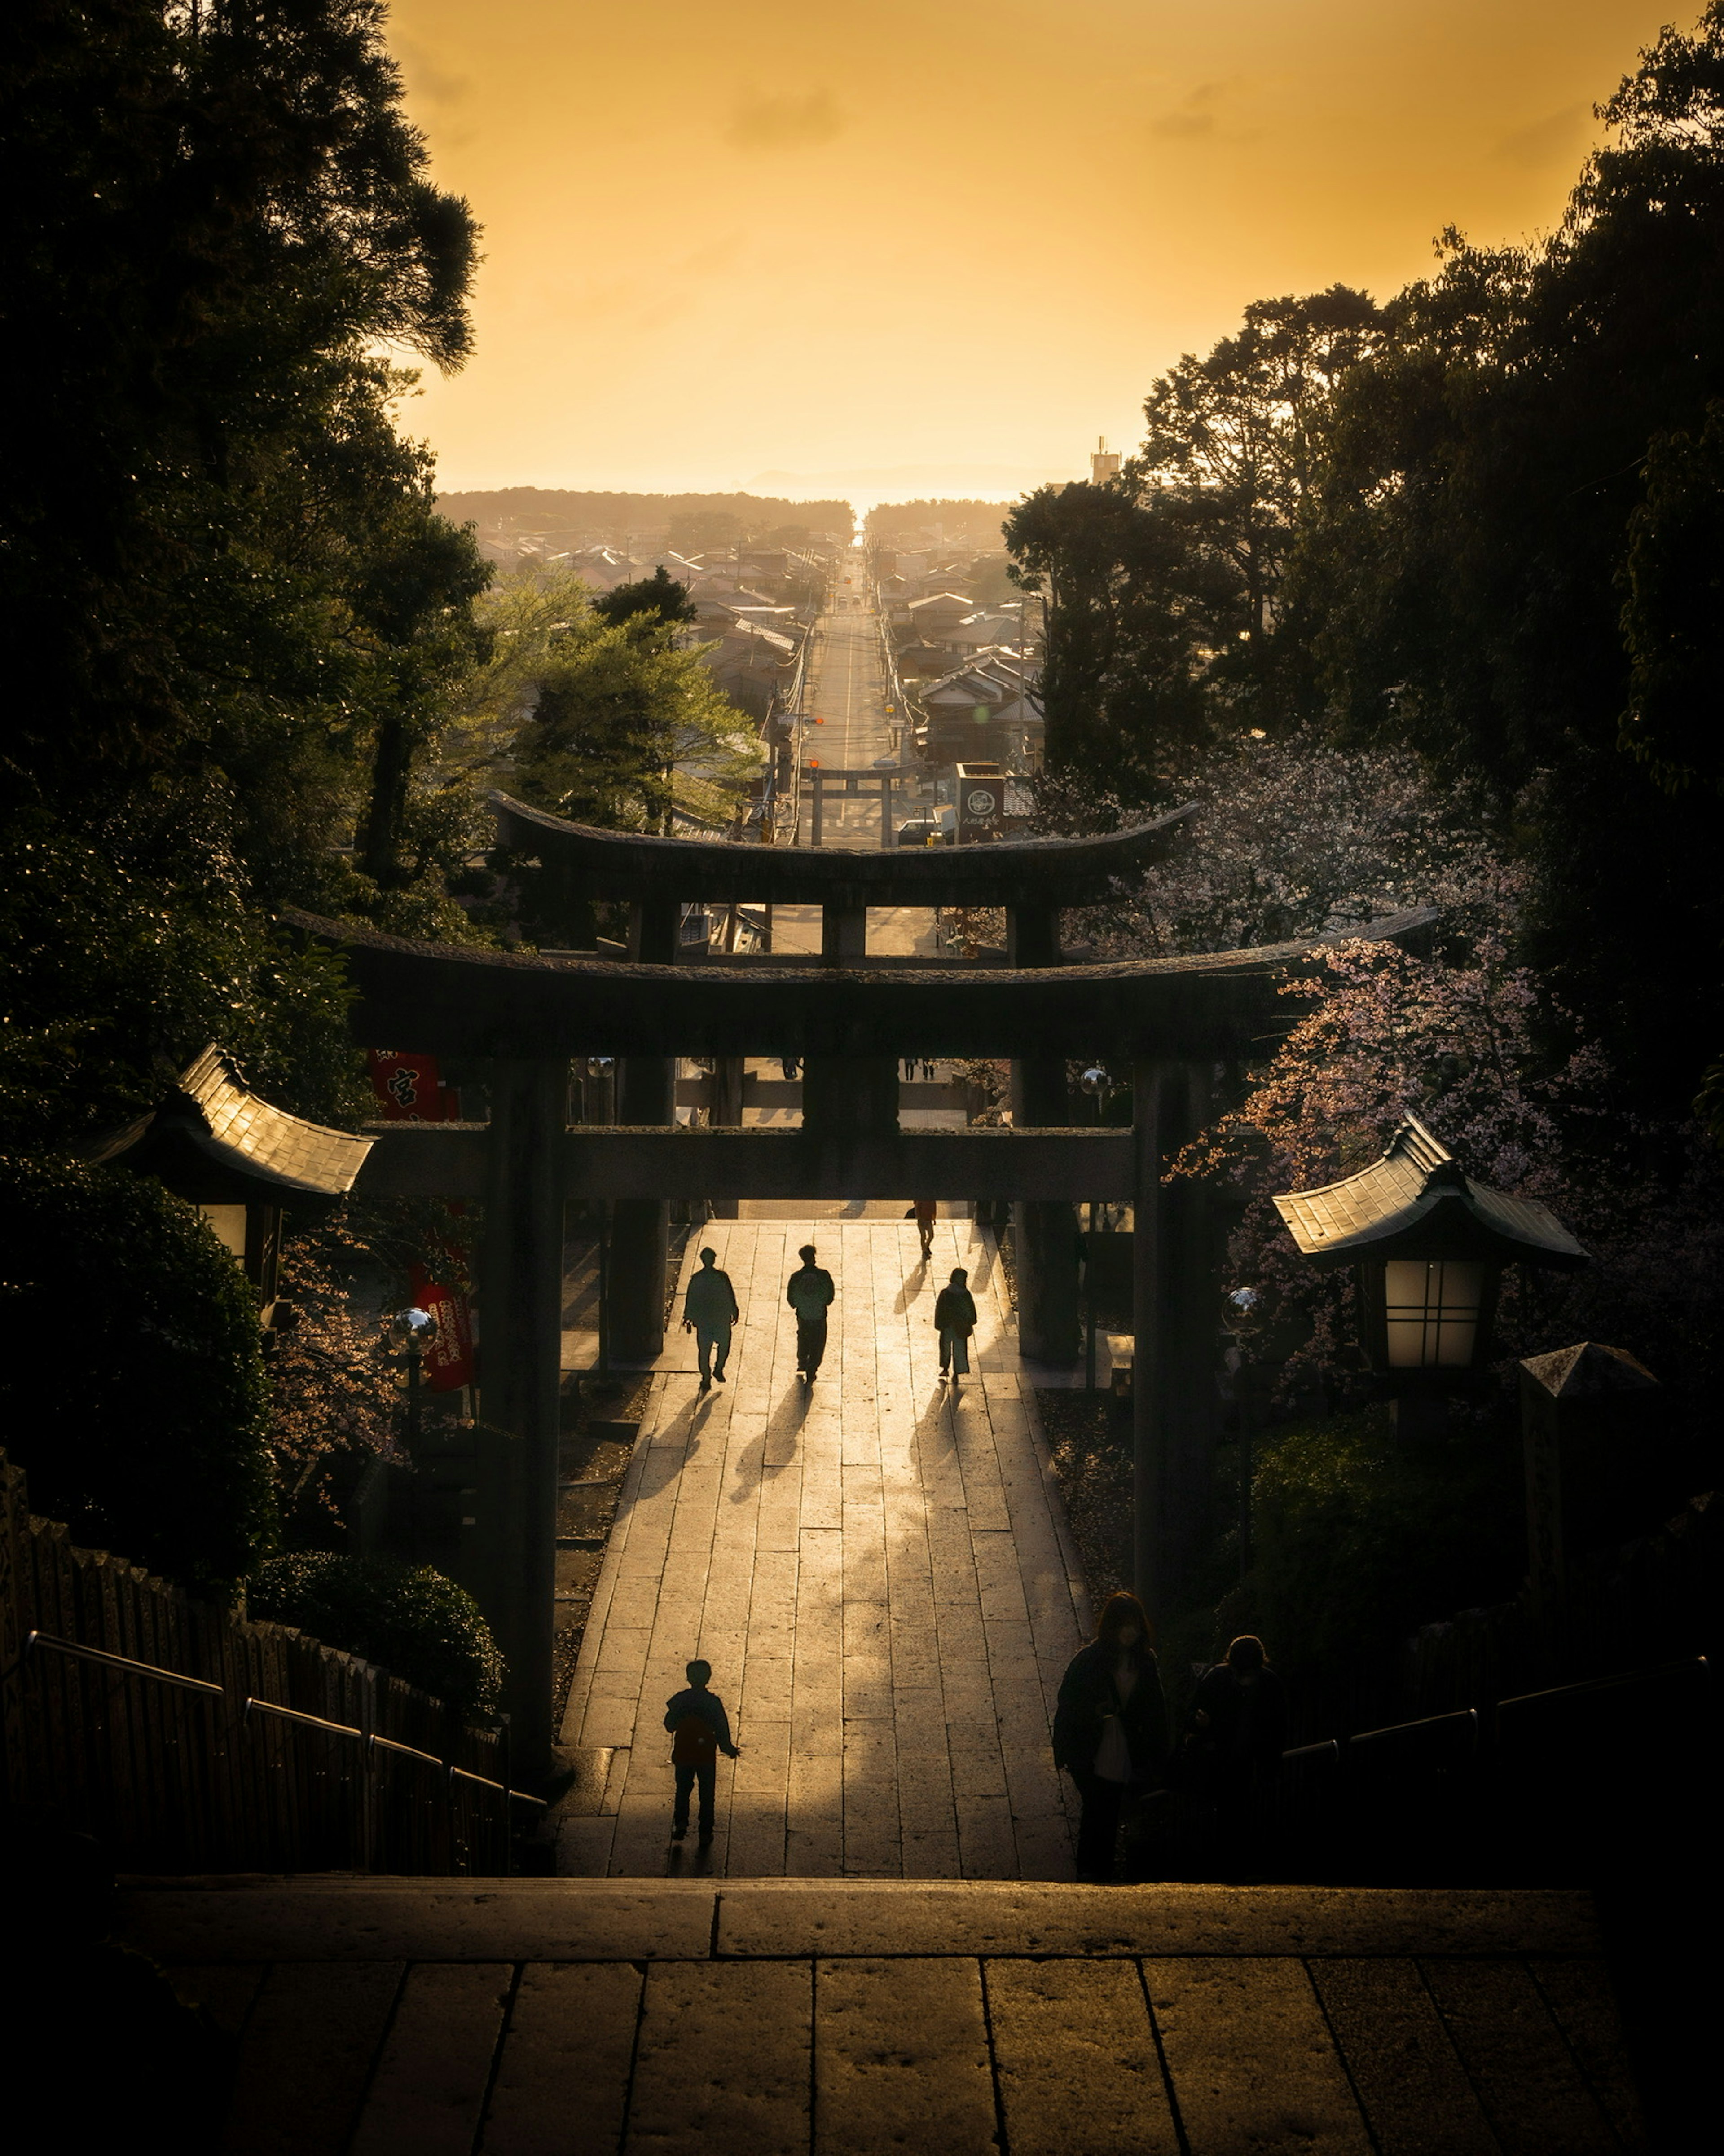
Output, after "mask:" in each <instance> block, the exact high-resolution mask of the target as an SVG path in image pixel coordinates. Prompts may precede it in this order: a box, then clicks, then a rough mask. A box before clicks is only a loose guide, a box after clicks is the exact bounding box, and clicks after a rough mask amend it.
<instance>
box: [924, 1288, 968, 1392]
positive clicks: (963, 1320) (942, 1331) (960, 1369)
mask: <svg viewBox="0 0 1724 2156" xmlns="http://www.w3.org/2000/svg"><path fill="white" fill-rule="evenodd" d="M969 1278H970V1276H969V1275H968V1274H967V1272H966V1271H965V1270H964V1269H963V1267H962V1265H955V1266H954V1267H953V1268H952V1278H951V1280H950V1281H947V1285H946V1286H944V1287H942V1289H941V1291H940V1292H939V1294H938V1295H937V1296H936V1297H935V1300H934V1325H935V1328H936V1331H937V1332H938V1333H939V1335H940V1382H941V1383H942V1384H944V1383H945V1382H946V1378H947V1373H948V1372H949V1373H951V1377H952V1390H953V1391H954V1392H956V1391H957V1381H958V1379H959V1378H967V1377H968V1376H969V1374H970V1335H971V1334H972V1332H974V1331H975V1330H976V1298H975V1296H972V1294H971V1292H970V1289H969Z"/></svg>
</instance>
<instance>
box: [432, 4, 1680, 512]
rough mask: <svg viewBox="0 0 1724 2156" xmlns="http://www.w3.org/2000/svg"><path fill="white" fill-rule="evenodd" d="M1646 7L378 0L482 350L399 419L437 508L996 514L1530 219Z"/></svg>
mask: <svg viewBox="0 0 1724 2156" xmlns="http://www.w3.org/2000/svg"><path fill="white" fill-rule="evenodd" d="M1693 12H1694V11H1693V9H1692V8H1687V9H1685V10H1682V11H1679V19H1681V20H1683V21H1686V20H1687V19H1688V18H1690V17H1691V14H1692V13H1693ZM1669 15H1670V10H1669V9H1668V8H1665V7H1664V6H1662V5H1660V4H1655V0H1644V3H1643V0H1565V4H1562V5H1558V4H1557V0H1496V4H1492V5H1488V6H1487V5H1485V4H1484V0H1449V4H1444V5H1442V6H1426V7H1424V8H1411V9H1406V10H1402V11H1398V13H1393V14H1385V13H1383V11H1382V10H1381V9H1379V8H1368V7H1366V6H1364V5H1363V4H1362V0H1306V4H1305V5H1303V6H1301V7H1298V8H1294V7H1291V6H1290V5H1288V4H1287V0H1241V4H1240V5H1239V7H1237V8H1234V9H1233V10H1231V11H1229V13H1228V15H1227V16H1226V17H1225V18H1220V17H1219V16H1217V15H1215V14H1213V13H1208V12H1201V13H1200V12H1199V11H1197V10H1193V9H1189V8H1175V7H1173V6H1172V5H1170V4H1167V0H1133V4H1131V5H1129V6H1128V5H1126V0H1073V4H1072V5H1070V7H1068V8H1066V9H1065V10H1064V11H1062V13H1061V14H1060V17H1059V18H1058V19H1057V23H1056V21H1055V19H1054V18H1052V17H1051V16H1049V14H1048V13H1047V12H1046V10H1045V9H1036V10H1032V9H1029V8H1024V7H1021V6H1018V5H1017V4H1015V0H990V4H988V5H987V6H985V7H984V6H983V5H981V4H980V3H979V0H953V4H952V5H951V6H950V7H948V8H946V9H945V10H942V12H941V13H939V14H938V15H937V16H930V15H928V14H926V13H924V12H921V11H918V10H916V9H914V8H910V7H908V6H907V5H906V4H904V0H880V4H879V5H877V6H876V7H875V8H873V9H871V10H870V12H869V13H868V14H867V16H866V17H865V18H843V19H842V20H839V21H834V20H830V19H829V18H818V19H816V18H808V17H807V16H805V15H804V14H803V13H802V12H801V11H798V10H797V9H795V8H791V7H789V6H788V5H787V4H786V0H741V4H740V5H738V6H735V7H732V8H729V9H727V10H726V12H725V13H724V14H723V15H722V17H721V18H712V17H711V14H710V11H706V10H703V9H700V8H695V6H693V5H691V4H690V0H669V4H668V5H667V6H665V7H664V8H659V9H658V10H655V11H654V13H653V15H652V16H651V17H650V18H646V17H634V18H630V17H618V16H615V15H611V16H606V17H603V18H590V19H582V18H575V17H572V16H571V15H570V14H569V13H568V12H567V10H564V9H561V8H556V7H553V6H552V5H551V4H550V3H549V0H495V4H494V5H493V7H491V8H489V9H488V10H486V11H485V13H484V14H483V16H475V14H473V13H472V12H471V11H470V10H469V9H466V8H458V7H457V6H456V5H455V4H454V0H395V4H394V5H393V8H392V11H391V17H390V42H391V45H392V48H393V50H394V52H395V54H396V55H397V57H398V59H399V60H400V62H401V64H402V66H403V72H404V74H405V77H406V81H407V85H408V105H409V110H411V112H412V114H413V117H414V118H415V120H416V121H418V124H419V125H420V126H422V127H423V129H424V130H425V132H426V134H427V136H428V141H429V142H430V146H431V150H432V155H433V160H434V172H435V176H436V177H437V179H438V181H439V183H440V184H441V185H443V186H445V187H452V188H454V189H455V190H457V191H458V192H459V193H463V194H464V195H466V196H467V197H468V198H469V200H470V201H471V203H472V205H473V208H474V210H475V213H476V214H477V216H478V217H479V218H480V222H481V223H482V224H483V225H484V226H485V239H484V243H483V244H484V249H485V261H484V262H483V264H482V265H481V267H480V271H479V275H478V278H477V280H476V284H475V294H474V312H475V326H476V331H477V340H478V342H477V351H476V353H475V357H474V358H473V360H472V361H471V362H469V366H468V367H467V368H466V370H465V371H464V372H463V373H461V374H459V375H456V376H454V377H450V378H448V379H442V378H439V377H436V376H435V375H434V373H428V374H427V376H426V377H425V378H424V380H423V382H422V383H421V385H420V388H419V390H418V393H416V395H415V396H414V397H413V398H412V399H410V400H409V402H408V404H407V406H406V408H405V412H404V415H403V416H404V420H405V423H406V425H407V427H408V429H409V431H410V432H412V433H413V434H416V435H420V436H423V437H424V438H425V439H428V441H429V442H430V444H431V445H432V447H433V448H434V449H435V450H436V452H437V454H438V459H439V486H440V487H441V488H442V489H444V490H448V491H450V492H469V491H477V490H490V489H495V488H501V487H506V486H511V485H537V486H544V487H567V488H577V489H610V490H630V491H633V490H639V491H646V492H678V491H685V490H702V491H747V492H764V493H769V494H773V495H784V496H788V497H790V498H792V499H796V498H804V497H805V498H811V499H812V498H819V497H821V496H826V495H834V494H839V495H847V496H848V497H849V499H851V500H852V501H853V502H854V506H855V507H856V510H857V511H858V514H859V515H860V514H863V513H865V511H866V510H867V508H868V507H869V506H871V504H872V503H874V502H875V501H878V500H897V499H901V498H904V497H905V496H906V495H964V496H970V497H976V498H989V497H992V498H997V499H999V500H1010V499H1012V498H1013V497H1014V496H1015V495H1018V494H1020V493H1022V492H1023V491H1024V490H1026V489H1027V488H1029V487H1031V486H1034V485H1038V484H1040V483H1041V482H1042V481H1043V480H1049V479H1060V478H1074V477H1079V476H1081V475H1084V474H1085V472H1086V470H1087V464H1086V459H1087V455H1088V452H1089V451H1090V449H1092V448H1093V447H1094V446H1095V440H1096V438H1097V437H1098V436H1099V435H1104V434H1105V435H1106V437H1107V438H1108V440H1109V442H1110V443H1111V444H1112V445H1113V446H1116V447H1123V448H1127V449H1129V448H1130V447H1131V446H1132V445H1134V444H1135V443H1136V441H1137V439H1138V434H1139V431H1140V424H1141V405H1142V398H1143V395H1144V393H1145V391H1146V390H1147V388H1148V387H1149V384H1150V382H1152V379H1153V378H1154V377H1155V376H1156V374H1157V373H1158V372H1161V371H1162V369H1163V368H1165V367H1167V365H1168V364H1169V363H1170V362H1172V360H1174V359H1175V358H1176V357H1178V354H1179V353H1180V352H1184V351H1191V350H1198V351H1201V350H1203V349H1206V348H1207V347H1208V346H1209V345H1210V344H1212V343H1213V341H1215V340H1216V338H1218V337H1219V336H1223V335H1224V334H1226V332H1227V331H1229V329H1230V328H1232V327H1233V326H1234V324H1235V323H1236V322H1237V321H1238V319H1239V313H1240V311H1241V309H1242V308H1243V307H1244V305H1245V304H1246V302H1247V301H1249V300H1252V299H1255V298H1260V297H1266V296H1270V295H1275V294H1279V293H1283V292H1293V291H1304V290H1317V289H1321V287H1323V286H1326V285H1331V284H1333V283H1336V282H1337V281H1339V282H1342V283H1345V284H1350V285H1361V286H1363V287H1364V288H1366V289H1367V290H1371V291H1372V292H1373V293H1375V294H1376V295H1378V297H1379V298H1380V297H1383V296H1384V295H1387V294H1388V293H1389V292H1391V291H1393V290H1396V289H1397V288H1398V286H1400V285H1403V284H1404V283H1406V282H1407V281H1408V280H1409V279H1411V278H1414V277H1416V276H1419V275H1422V274H1424V272H1425V271H1426V270H1427V269H1429V266H1430V264H1431V259H1432V256H1431V241H1432V236H1433V234H1435V233H1436V232H1437V231H1438V230H1439V229H1440V228H1442V227H1444V226H1445V225H1449V224H1451V223H1453V224H1458V225H1460V227H1461V228H1463V229H1464V230H1465V231H1467V232H1468V234H1470V236H1471V237H1473V238H1475V239H1479V240H1481V241H1498V240H1504V239H1516V238H1521V237H1523V236H1527V235H1530V234H1533V233H1535V232H1536V231H1537V230H1540V229H1547V228H1549V227H1550V226H1551V225H1552V223H1554V222H1555V221H1556V220H1557V218H1559V217H1560V215H1561V213H1562V206H1563V203H1564V201H1565V199H1566V197H1567V193H1568V188H1569V187H1570V185H1571V184H1572V182H1573V178H1574V177H1575V175H1576V173H1577V172H1578V169H1579V167H1580V163H1581V161H1582V159H1583V157H1584V155H1585V153H1586V151H1587V150H1588V146H1590V145H1591V144H1592V142H1593V141H1595V140H1596V139H1597V136H1598V128H1597V124H1596V122H1595V121H1593V118H1592V114H1591V108H1592V106H1593V104H1594V103H1595V102H1597V101H1598V100H1603V99H1604V98H1606V97H1608V96H1609V95H1610V93H1611V92H1612V91H1613V90H1614V88H1615V86H1616V84H1617V82H1618V80H1619V79H1620V77H1621V76H1622V75H1623V74H1624V73H1625V72H1626V71H1627V70H1628V69H1630V68H1631V67H1632V66H1633V64H1634V59H1635V56H1636V54H1637V51H1638V50H1639V48H1640V46H1642V45H1643V44H1645V43H1647V42H1648V41H1649V40H1650V38H1652V37H1653V36H1654V35H1655V33H1656V31H1657V29H1658V28H1659V26H1660V23H1662V22H1663V21H1665V19H1667V18H1669Z"/></svg>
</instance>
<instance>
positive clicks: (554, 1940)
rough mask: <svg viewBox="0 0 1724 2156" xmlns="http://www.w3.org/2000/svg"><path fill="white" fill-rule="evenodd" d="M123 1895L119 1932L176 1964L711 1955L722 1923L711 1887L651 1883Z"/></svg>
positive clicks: (350, 1884) (278, 1887)
mask: <svg viewBox="0 0 1724 2156" xmlns="http://www.w3.org/2000/svg"><path fill="white" fill-rule="evenodd" d="M667 1779H668V1778H667ZM664 1809H665V1813H666V1815H668V1813H669V1810H670V1798H669V1793H668V1790H667V1793H666V1796H665V1804H664ZM667 1824H668V1817H667ZM120 1899H121V1907H120V1911H119V1927H120V1935H121V1937H122V1938H125V1939H126V1942H127V1943H128V1944H130V1945H132V1946H136V1947H137V1948H139V1949H140V1950H141V1952H143V1953H147V1954H149V1955H150V1956H151V1958H152V1959H154V1960H156V1961H161V1962H167V1963H213V1962H233V1961H238V1962H251V1961H271V1962H276V1963H292V1962H319V1963H327V1962H336V1961H341V1962H361V1963H362V1962H382V1963H391V1962H406V1961H497V1960H505V1959H506V1960H521V1961H645V1960H653V1959H656V1958H677V1957H681V1956H687V1955H690V1954H704V1953H706V1950H707V1943H708V1941H709V1939H710V1937H711V1923H712V1895H711V1891H710V1890H707V1891H706V1892H701V1893H697V1894H694V1895H692V1896H690V1895H685V1894H682V1893H680V1892H678V1891H677V1890H675V1889H670V1888H668V1887H667V1886H666V1885H665V1884H664V1882H662V1881H645V1880H638V1881H635V1880H586V1879H531V1878H523V1879H487V1880H484V1881H477V1880H474V1881H467V1880H463V1881H459V1882H457V1881H441V1880H439V1881H432V1882H427V1881H423V1880H418V1879H399V1880H384V1879H354V1880H331V1881H321V1880H320V1881H295V1882H293V1883H290V1884H288V1883H282V1882H278V1881H268V1882H265V1883H264V1884H262V1885H258V1886H250V1885H235V1884H232V1883H229V1882H227V1881H224V1882H223V1886H222V1887H221V1889H220V1890H219V1891H217V1892H198V1891H197V1890H196V1889H195V1888H190V1889H175V1888H150V1889H146V1890H140V1891H135V1892H130V1893H127V1894H125V1895H122V1896H121V1897H120ZM275 1974H276V1975H279V1974H280V1971H279V1970H278V1971H277V1972H275ZM274 1983H275V1976H272V1978H271V1979H270V1984H269V1985H268V1986H266V1987H265V1994H264V1996H265V1998H267V1997H268V1995H269V1991H270V1989H273V1986H274ZM262 2004H263V2001H261V2000H260V2002H259V2005H262Z"/></svg>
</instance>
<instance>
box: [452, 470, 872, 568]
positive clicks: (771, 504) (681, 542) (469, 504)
mask: <svg viewBox="0 0 1724 2156" xmlns="http://www.w3.org/2000/svg"><path fill="white" fill-rule="evenodd" d="M437 506H438V508H439V510H440V511H442V512H443V514H444V516H446V517H448V518H449V521H451V522H452V523H454V524H475V525H477V526H478V527H479V536H480V541H481V542H492V544H493V545H495V544H497V543H499V542H500V543H501V544H502V545H503V546H504V547H505V550H506V551H511V552H512V551H513V547H512V543H511V542H514V541H516V540H517V539H519V538H523V537H527V536H531V537H533V538H536V539H542V540H543V541H544V542H546V547H547V548H548V549H550V550H552V551H555V550H557V549H559V548H568V547H583V546H600V545H603V546H618V545H620V544H621V543H622V542H624V541H625V540H639V541H644V542H648V543H653V542H658V543H662V544H668V545H670V546H674V547H679V548H685V549H691V548H696V547H721V546H725V545H728V544H730V543H731V542H735V541H737V540H741V541H745V542H753V543H758V542H762V541H764V540H769V539H770V540H774V541H776V542H777V544H779V545H793V544H795V543H796V542H795V541H794V540H793V539H791V538H789V537H788V536H787V535H788V533H790V532H792V531H800V532H803V533H805V534H810V535H811V534H813V533H816V532H821V531H831V532H837V533H839V535H840V536H843V537H844V538H846V539H847V538H848V537H849V534H850V531H851V530H852V528H853V527H854V523H855V517H854V513H853V512H852V511H851V508H850V505H849V502H847V501H790V500H782V499H781V498H779V497H777V496H776V495H760V494H599V493H585V492H581V491H577V490H574V489H572V488H563V487H548V486H546V487H540V486H505V487H498V488H495V489H494V490H489V491H486V492H482V493H480V492H475V493H470V494H442V495H439V496H438V497H437Z"/></svg>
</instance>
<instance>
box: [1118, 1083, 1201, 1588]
mask: <svg viewBox="0 0 1724 2156" xmlns="http://www.w3.org/2000/svg"><path fill="white" fill-rule="evenodd" d="M1209 1075H1210V1074H1209V1067H1208V1065H1204V1064H1198V1063H1189V1062H1183V1061H1173V1060H1167V1059H1162V1058H1160V1057H1157V1058H1152V1059H1146V1060H1141V1061H1137V1062H1134V1064H1133V1065H1132V1068H1131V1094H1132V1101H1133V1127H1134V1135H1135V1140H1136V1145H1135V1150H1136V1154H1137V1167H1136V1171H1135V1174H1134V1178H1133V1181H1134V1185H1135V1188H1134V1191H1133V1219H1132V1237H1131V1250H1132V1295H1131V1300H1132V1319H1133V1328H1132V1329H1133V1332H1134V1334H1135V1345H1134V1347H1133V1352H1132V1371H1131V1440H1132V1471H1131V1498H1132V1504H1131V1510H1132V1584H1133V1585H1134V1586H1135V1588H1136V1589H1137V1593H1138V1594H1139V1595H1140V1596H1141V1597H1142V1601H1143V1604H1144V1607H1145V1608H1146V1609H1147V1610H1148V1612H1149V1614H1150V1616H1151V1617H1152V1619H1153V1620H1157V1622H1160V1623H1165V1622H1166V1621H1167V1620H1168V1619H1169V1618H1171V1617H1172V1616H1174V1615H1176V1614H1178V1611H1179V1610H1180V1609H1183V1607H1184V1606H1185V1600H1186V1597H1187V1594H1188V1586H1189V1582H1190V1580H1191V1578H1192V1573H1193V1565H1194V1563H1195V1561H1196V1558H1197V1555H1198V1548H1199V1547H1200V1545H1201V1543H1202V1540H1203V1535H1204V1532H1205V1531H1206V1528H1207V1527H1208V1516H1209V1510H1210V1503H1211V1491H1210V1479H1211V1474H1212V1469H1213V1445H1214V1432H1215V1415H1216V1398H1217V1395H1216V1391H1215V1358H1216V1351H1217V1338H1216V1335H1217V1329H1218V1327H1217V1316H1216V1312H1215V1309H1214V1306H1213V1302H1214V1293H1215V1285H1216V1282H1215V1268H1214V1263H1213V1251H1212V1250H1211V1249H1210V1243H1211V1240H1212V1239H1211V1233H1210V1229H1211V1218H1210V1215H1211V1208H1210V1205H1209V1200H1208V1192H1207V1191H1206V1190H1205V1189H1204V1188H1203V1185H1202V1183H1198V1182H1197V1181H1196V1180H1195V1179H1193V1178H1190V1177H1181V1178H1178V1180H1177V1181H1175V1182H1173V1183H1163V1182H1162V1176H1163V1174H1164V1173H1165V1172H1166V1169H1167V1163H1169V1162H1170V1161H1172V1160H1173V1159H1174V1158H1177V1157H1178V1153H1179V1152H1180V1151H1181V1150H1182V1149H1183V1147H1185V1146H1187V1145H1188V1144H1189V1143H1190V1142H1191V1141H1192V1140H1193V1138H1194V1137H1196V1136H1197V1135H1198V1132H1199V1130H1200V1129H1201V1128H1202V1127H1203V1122H1204V1121H1205V1120H1206V1118H1207V1115H1208V1106H1209Z"/></svg>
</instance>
